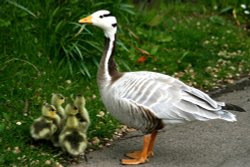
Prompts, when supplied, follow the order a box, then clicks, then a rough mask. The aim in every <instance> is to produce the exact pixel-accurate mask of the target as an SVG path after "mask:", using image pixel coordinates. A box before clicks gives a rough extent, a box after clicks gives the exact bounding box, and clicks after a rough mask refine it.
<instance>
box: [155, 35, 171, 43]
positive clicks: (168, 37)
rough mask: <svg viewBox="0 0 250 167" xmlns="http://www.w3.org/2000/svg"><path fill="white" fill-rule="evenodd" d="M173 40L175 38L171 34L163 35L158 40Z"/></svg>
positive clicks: (163, 41)
mask: <svg viewBox="0 0 250 167" xmlns="http://www.w3.org/2000/svg"><path fill="white" fill-rule="evenodd" d="M172 40H173V38H172V37H171V36H161V37H160V38H159V40H158V42H162V43H165V42H171V41H172Z"/></svg>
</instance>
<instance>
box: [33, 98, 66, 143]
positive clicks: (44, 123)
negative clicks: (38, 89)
mask: <svg viewBox="0 0 250 167" xmlns="http://www.w3.org/2000/svg"><path fill="white" fill-rule="evenodd" d="M60 120H61V119H60V117H59V116H58V115H57V113H56V108H55V107H54V106H53V105H50V104H48V103H44V104H43V106H42V115H41V116H40V117H39V118H37V119H35V120H34V122H33V123H32V125H31V127H30V134H31V136H32V138H34V139H35V140H39V139H47V140H48V139H50V138H51V137H52V135H53V134H54V133H55V132H56V131H57V129H58V126H59V124H60Z"/></svg>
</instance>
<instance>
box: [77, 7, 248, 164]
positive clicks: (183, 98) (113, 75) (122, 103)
mask: <svg viewBox="0 0 250 167" xmlns="http://www.w3.org/2000/svg"><path fill="white" fill-rule="evenodd" d="M79 23H85V24H92V25H94V26H97V27H99V28H101V29H102V30H103V31H104V36H105V49H104V52H103V55H102V59H101V62H100V66H99V70H98V77H97V81H98V86H99V91H100V94H101V97H102V100H103V103H104V104H105V106H106V108H107V110H108V111H109V112H110V113H111V114H112V115H113V116H114V117H116V118H117V119H118V120H120V121H121V122H122V123H124V124H126V125H128V126H130V127H133V128H136V129H139V130H141V131H142V132H144V133H145V136H144V146H143V149H142V151H135V152H132V153H129V154H127V156H128V157H130V158H131V159H123V160H122V161H121V163H122V164H140V163H145V162H146V161H147V158H148V156H151V155H153V144H154V141H155V138H156V135H157V131H158V130H159V129H161V128H163V127H164V125H166V124H172V123H184V122H186V121H193V120H200V121H207V120H210V119H223V120H226V121H230V122H233V121H236V118H235V115H234V114H232V113H230V112H229V111H228V110H235V111H244V109H242V108H240V107H238V106H235V105H231V104H226V103H224V102H217V101H215V100H213V99H211V98H210V97H209V96H208V95H207V94H205V93H204V92H202V91H200V90H198V89H196V88H193V87H190V86H188V85H186V84H185V83H183V82H181V81H180V80H178V79H175V78H173V77H171V76H168V75H164V74H160V73H156V72H148V71H140V72H124V73H121V72H119V71H118V70H117V68H116V64H115V61H114V59H113V57H114V49H115V41H116V38H115V37H116V36H115V34H116V31H117V22H116V17H115V16H113V15H112V14H111V13H110V12H109V11H107V10H99V11H97V12H95V13H93V14H91V15H90V16H88V17H86V18H83V19H81V20H79Z"/></svg>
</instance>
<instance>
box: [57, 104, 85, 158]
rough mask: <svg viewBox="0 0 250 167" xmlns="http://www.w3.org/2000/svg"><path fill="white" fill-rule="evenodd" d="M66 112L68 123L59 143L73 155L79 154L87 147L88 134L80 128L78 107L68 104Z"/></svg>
mask: <svg viewBox="0 0 250 167" xmlns="http://www.w3.org/2000/svg"><path fill="white" fill-rule="evenodd" d="M65 113H66V124H65V126H64V128H63V130H62V131H61V133H60V135H59V143H60V146H61V148H62V149H63V150H64V151H66V152H68V153H69V154H70V155H71V156H78V155H80V154H82V153H84V151H85V149H86V148H87V143H88V141H87V136H86V134H85V133H83V132H82V131H81V130H80V129H79V121H78V119H77V118H76V114H77V113H78V108H77V107H76V106H75V105H71V104H67V105H66V107H65Z"/></svg>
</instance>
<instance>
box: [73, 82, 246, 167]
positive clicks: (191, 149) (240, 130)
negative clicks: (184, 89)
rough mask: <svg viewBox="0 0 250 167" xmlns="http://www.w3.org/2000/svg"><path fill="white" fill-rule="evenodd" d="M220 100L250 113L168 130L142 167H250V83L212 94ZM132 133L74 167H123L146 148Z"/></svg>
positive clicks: (89, 154) (163, 133) (241, 113)
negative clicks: (123, 162)
mask: <svg viewBox="0 0 250 167" xmlns="http://www.w3.org/2000/svg"><path fill="white" fill-rule="evenodd" d="M210 94H211V95H212V97H215V99H216V100H220V101H225V102H228V103H232V104H236V105H239V106H241V107H243V108H244V109H246V110H247V111H248V112H244V113H243V112H233V113H234V114H236V115H237V120H238V121H237V122H233V123H232V122H226V121H223V120H211V121H207V122H198V121H196V122H190V123H186V124H183V125H178V126H167V127H166V128H164V130H162V131H161V132H160V133H159V134H158V136H157V139H156V143H155V147H154V154H155V155H154V157H151V158H149V162H147V163H145V164H141V165H134V166H138V167H151V166H154V167H250V82H249V79H248V78H247V79H245V80H243V82H242V81H241V82H240V83H238V84H236V85H234V86H231V87H228V88H224V89H221V90H220V91H214V92H210ZM138 134H141V133H140V132H139V131H135V132H132V133H129V134H128V135H126V136H125V138H124V139H121V140H117V141H114V142H113V143H112V145H111V146H109V147H104V148H103V149H101V150H97V151H93V152H90V153H88V154H87V157H88V161H87V162H84V161H83V162H81V163H79V164H74V165H71V167H119V166H124V165H120V159H122V158H124V154H125V153H128V152H131V151H134V150H139V149H141V148H142V144H143V137H133V136H136V135H138Z"/></svg>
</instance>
